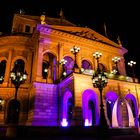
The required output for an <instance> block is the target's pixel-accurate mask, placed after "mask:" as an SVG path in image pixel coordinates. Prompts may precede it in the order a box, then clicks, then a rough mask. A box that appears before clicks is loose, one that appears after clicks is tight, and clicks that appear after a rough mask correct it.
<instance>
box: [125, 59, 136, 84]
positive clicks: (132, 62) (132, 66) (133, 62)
mask: <svg viewBox="0 0 140 140" xmlns="http://www.w3.org/2000/svg"><path fill="white" fill-rule="evenodd" d="M127 64H128V65H129V66H130V67H131V68H132V74H133V82H135V72H134V66H135V65H136V62H135V61H132V60H131V61H130V62H128V63H127Z"/></svg>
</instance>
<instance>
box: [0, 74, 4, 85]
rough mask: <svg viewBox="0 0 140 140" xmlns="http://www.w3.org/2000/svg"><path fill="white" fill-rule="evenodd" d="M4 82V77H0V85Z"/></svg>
mask: <svg viewBox="0 0 140 140" xmlns="http://www.w3.org/2000/svg"><path fill="white" fill-rule="evenodd" d="M3 81H4V77H3V75H1V76H0V84H2V82H3Z"/></svg>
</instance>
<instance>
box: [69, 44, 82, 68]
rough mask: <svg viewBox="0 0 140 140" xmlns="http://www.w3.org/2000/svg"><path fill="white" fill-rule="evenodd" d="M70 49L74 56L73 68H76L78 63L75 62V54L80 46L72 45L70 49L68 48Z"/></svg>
mask: <svg viewBox="0 0 140 140" xmlns="http://www.w3.org/2000/svg"><path fill="white" fill-rule="evenodd" d="M70 51H71V52H72V53H73V54H74V57H75V60H74V67H73V69H74V68H78V65H77V63H76V56H77V53H78V52H79V51H80V48H79V47H76V46H74V47H73V48H72V49H70Z"/></svg>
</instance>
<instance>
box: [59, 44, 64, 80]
mask: <svg viewBox="0 0 140 140" xmlns="http://www.w3.org/2000/svg"><path fill="white" fill-rule="evenodd" d="M63 50H64V49H63V44H62V43H61V44H58V63H59V62H60V60H61V59H63ZM62 70H63V68H62V66H61V65H58V79H60V78H61V74H62Z"/></svg>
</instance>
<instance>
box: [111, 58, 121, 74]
mask: <svg viewBox="0 0 140 140" xmlns="http://www.w3.org/2000/svg"><path fill="white" fill-rule="evenodd" d="M120 60H121V59H120V58H119V57H116V56H115V57H114V58H112V61H113V63H114V64H115V65H116V70H113V73H114V74H118V73H119V71H118V63H119V62H120Z"/></svg>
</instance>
